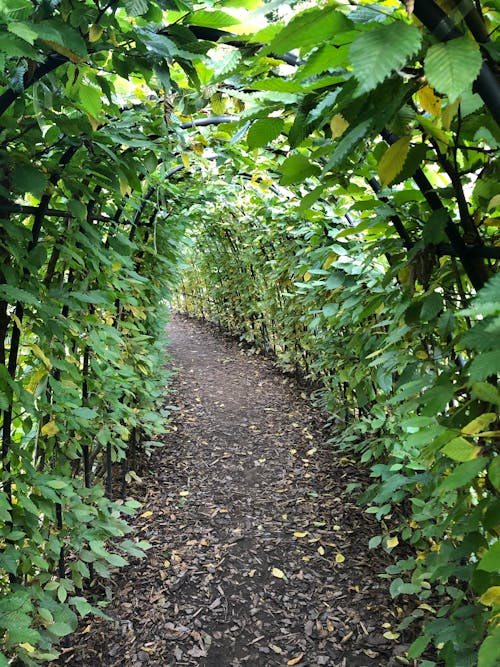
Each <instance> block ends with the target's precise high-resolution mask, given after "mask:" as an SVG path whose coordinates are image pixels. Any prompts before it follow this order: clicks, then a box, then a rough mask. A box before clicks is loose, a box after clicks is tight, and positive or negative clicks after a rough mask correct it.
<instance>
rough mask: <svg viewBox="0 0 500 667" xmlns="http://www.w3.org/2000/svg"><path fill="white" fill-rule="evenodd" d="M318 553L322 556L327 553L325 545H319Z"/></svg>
mask: <svg viewBox="0 0 500 667" xmlns="http://www.w3.org/2000/svg"><path fill="white" fill-rule="evenodd" d="M318 553H319V555H320V556H324V555H325V549H324V547H318Z"/></svg>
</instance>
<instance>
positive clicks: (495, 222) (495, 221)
mask: <svg viewBox="0 0 500 667" xmlns="http://www.w3.org/2000/svg"><path fill="white" fill-rule="evenodd" d="M483 225H485V226H486V227H500V218H486V220H484V222H483Z"/></svg>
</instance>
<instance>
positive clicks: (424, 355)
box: [415, 350, 429, 360]
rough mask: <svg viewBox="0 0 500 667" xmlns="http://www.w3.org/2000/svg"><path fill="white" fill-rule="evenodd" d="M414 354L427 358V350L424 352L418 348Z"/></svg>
mask: <svg viewBox="0 0 500 667" xmlns="http://www.w3.org/2000/svg"><path fill="white" fill-rule="evenodd" d="M415 356H416V357H417V359H422V360H424V359H428V358H429V355H428V354H427V352H424V351H423V350H418V351H417V352H415Z"/></svg>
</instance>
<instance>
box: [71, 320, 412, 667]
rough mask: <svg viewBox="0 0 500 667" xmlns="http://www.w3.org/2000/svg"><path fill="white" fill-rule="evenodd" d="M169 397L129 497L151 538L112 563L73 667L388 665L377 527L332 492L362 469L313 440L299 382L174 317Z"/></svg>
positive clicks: (399, 649) (75, 644) (141, 530)
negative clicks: (167, 412)
mask: <svg viewBox="0 0 500 667" xmlns="http://www.w3.org/2000/svg"><path fill="white" fill-rule="evenodd" d="M170 339H171V344H170V353H171V355H172V357H173V365H174V366H175V367H176V368H177V369H178V374H177V376H176V379H175V381H174V384H173V393H172V394H171V395H169V396H168V397H167V398H166V401H167V403H174V404H176V405H177V407H178V411H176V412H175V416H174V421H173V427H171V428H170V430H168V431H167V432H166V433H165V434H164V435H163V436H162V438H161V440H162V442H163V443H164V446H163V447H161V448H156V449H155V450H154V454H153V456H152V459H151V462H150V465H149V466H148V470H147V471H146V473H145V474H141V478H142V484H141V485H140V487H139V488H140V491H139V493H140V494H141V496H142V501H143V503H144V506H143V508H142V509H141V511H140V513H139V516H137V517H136V518H135V519H134V521H133V522H134V524H135V527H136V532H135V535H136V536H137V537H138V538H140V539H147V540H149V542H150V543H151V545H152V548H151V549H150V550H149V551H148V552H147V557H146V558H143V559H134V560H133V561H131V564H130V565H129V566H128V567H125V568H123V569H122V570H120V571H119V572H117V573H116V574H115V575H114V577H113V579H112V581H111V584H107V585H108V586H110V587H111V589H112V594H113V599H112V601H111V603H110V604H109V606H108V607H107V609H106V613H107V614H109V616H111V617H112V619H113V621H112V622H106V621H104V620H102V619H99V618H91V619H90V620H89V618H88V617H87V618H86V619H84V622H83V623H82V625H81V627H80V629H79V630H78V632H77V633H75V634H74V635H73V637H72V638H71V643H70V645H69V646H67V647H66V648H65V649H63V654H62V656H61V659H60V664H61V665H71V666H72V667H90V666H93V665H99V666H106V667H118V666H119V667H143V666H147V667H167V666H170V665H176V666H177V667H180V666H190V667H191V666H200V667H238V666H249V667H268V666H269V667H271V666H274V665H295V664H296V665H298V666H299V667H316V666H321V665H326V666H328V667H391V666H395V665H400V664H408V662H406V661H405V660H404V659H402V660H401V657H400V656H402V655H404V649H405V648H406V647H405V646H404V645H403V644H402V643H401V640H397V639H396V640H395V639H389V638H387V637H384V634H387V633H389V636H392V635H390V633H391V632H393V631H394V630H395V627H396V626H397V623H398V614H400V613H401V610H398V608H397V605H396V603H395V602H393V601H392V600H391V597H390V595H389V592H388V584H387V581H386V580H384V579H381V578H380V577H379V576H378V575H379V574H380V573H381V572H383V570H384V568H385V566H386V565H387V564H388V563H389V562H390V556H385V555H384V554H383V553H380V552H377V553H375V552H372V551H369V550H368V547H367V545H368V541H369V539H370V538H371V537H372V536H373V535H375V534H377V532H378V526H377V524H376V523H375V522H374V521H373V520H372V519H371V518H370V516H369V515H367V514H366V513H364V512H363V511H362V510H361V509H360V508H359V507H358V506H357V505H356V504H355V501H354V500H353V497H352V496H351V495H349V494H348V493H347V492H346V487H347V485H348V484H350V483H353V482H360V483H361V484H362V485H366V484H367V478H368V475H367V472H366V471H365V470H362V469H360V468H359V467H358V466H357V465H355V464H354V462H353V461H351V460H349V459H348V458H346V457H345V456H343V455H342V454H339V453H336V452H335V446H334V445H333V444H331V443H327V440H328V434H327V432H326V431H325V428H324V420H323V419H322V416H321V415H320V414H319V413H317V412H316V411H315V410H314V409H312V408H311V405H310V403H309V399H308V396H307V395H306V392H305V390H304V388H300V387H297V386H296V385H295V384H294V382H293V381H292V380H291V379H290V378H287V377H285V376H284V375H283V374H282V373H280V372H279V371H278V370H276V369H275V367H274V366H273V363H272V362H271V361H270V360H267V359H263V358H262V357H259V356H251V355H249V354H248V353H247V352H245V351H244V350H242V349H240V347H239V346H238V345H237V344H236V343H234V342H231V341H227V340H225V339H223V338H221V337H220V336H216V335H214V334H213V332H212V331H211V330H210V329H209V328H208V327H206V326H203V325H201V324H200V323H198V322H195V321H192V320H187V319H184V318H182V317H181V316H174V318H173V320H172V323H171V325H170Z"/></svg>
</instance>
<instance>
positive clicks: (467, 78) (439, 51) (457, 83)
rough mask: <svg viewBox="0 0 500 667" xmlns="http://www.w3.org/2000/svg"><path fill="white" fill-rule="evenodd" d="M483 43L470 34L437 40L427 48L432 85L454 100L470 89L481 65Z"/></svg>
mask: <svg viewBox="0 0 500 667" xmlns="http://www.w3.org/2000/svg"><path fill="white" fill-rule="evenodd" d="M481 64H482V57H481V52H480V50H479V46H478V45H477V44H476V43H475V42H474V41H473V40H471V39H469V38H468V37H457V38H455V39H451V40H449V41H448V42H440V43H439V44H434V45H433V46H431V47H430V49H429V50H428V51H427V55H426V56H425V61H424V69H425V74H426V76H427V79H428V80H429V83H430V84H431V85H432V87H433V88H434V89H435V90H437V91H438V92H439V93H443V94H444V95H448V97H449V99H450V100H451V101H454V100H456V99H457V97H458V96H459V95H460V94H461V93H463V92H465V91H467V90H470V88H471V86H472V84H473V82H474V81H475V79H476V77H477V75H478V74H479V70H480V69H481Z"/></svg>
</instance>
